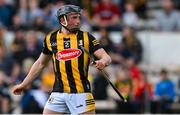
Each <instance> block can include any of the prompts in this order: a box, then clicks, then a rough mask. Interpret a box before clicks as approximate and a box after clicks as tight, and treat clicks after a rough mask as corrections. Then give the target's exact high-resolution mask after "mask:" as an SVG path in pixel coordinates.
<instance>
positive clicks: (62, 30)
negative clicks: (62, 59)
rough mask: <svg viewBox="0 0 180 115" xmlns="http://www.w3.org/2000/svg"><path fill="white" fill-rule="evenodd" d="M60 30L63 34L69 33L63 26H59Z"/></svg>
mask: <svg viewBox="0 0 180 115" xmlns="http://www.w3.org/2000/svg"><path fill="white" fill-rule="evenodd" d="M61 32H62V33H63V34H65V35H69V34H71V33H70V32H69V31H68V30H67V29H65V28H63V27H62V28H61Z"/></svg>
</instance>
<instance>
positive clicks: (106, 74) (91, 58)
mask: <svg viewBox="0 0 180 115" xmlns="http://www.w3.org/2000/svg"><path fill="white" fill-rule="evenodd" d="M80 48H81V49H82V50H83V52H85V53H87V54H88V57H89V58H90V60H91V61H92V62H93V63H94V64H96V62H95V60H94V57H93V55H91V54H90V53H89V52H88V51H87V50H86V49H85V48H84V47H83V46H82V45H80ZM98 70H99V71H100V72H101V73H102V74H103V76H104V77H105V79H106V80H107V81H108V83H109V84H110V85H111V86H112V88H113V89H114V90H115V91H116V93H117V94H118V95H119V97H120V98H121V99H122V100H123V101H124V102H127V100H126V99H125V98H124V97H123V96H122V94H121V93H120V92H119V91H118V89H117V88H116V87H115V86H114V84H113V83H112V82H111V80H110V78H109V74H108V73H107V72H106V71H104V70H103V69H98Z"/></svg>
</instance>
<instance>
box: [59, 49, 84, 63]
mask: <svg viewBox="0 0 180 115" xmlns="http://www.w3.org/2000/svg"><path fill="white" fill-rule="evenodd" d="M81 54H82V51H81V50H80V49H64V50H62V51H60V52H58V53H56V59H57V60H64V61H67V60H71V59H73V58H77V57H79V56H80V55H81Z"/></svg>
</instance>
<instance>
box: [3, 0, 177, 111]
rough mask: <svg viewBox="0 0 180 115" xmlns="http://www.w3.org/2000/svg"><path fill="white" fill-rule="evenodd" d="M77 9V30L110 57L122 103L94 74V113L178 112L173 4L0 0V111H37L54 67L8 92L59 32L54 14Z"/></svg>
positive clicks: (158, 0)
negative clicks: (23, 88) (46, 41)
mask: <svg viewBox="0 0 180 115" xmlns="http://www.w3.org/2000/svg"><path fill="white" fill-rule="evenodd" d="M64 4H74V5H78V6H80V7H81V8H83V13H82V30H85V31H89V32H90V33H92V34H93V35H94V36H95V37H96V38H97V39H98V40H99V41H100V43H101V44H102V46H103V47H104V48H105V50H106V51H107V52H108V53H109V54H110V56H111V57H112V60H113V63H112V64H111V65H110V66H109V67H107V68H106V71H108V73H109V74H110V76H111V80H112V81H113V82H114V83H115V85H116V86H117V88H118V89H119V91H120V92H121V93H122V94H123V96H124V97H126V98H127V99H128V103H123V102H122V101H121V100H120V99H119V98H118V96H117V95H116V93H115V92H114V91H113V90H112V88H111V87H109V85H108V83H107V82H106V80H105V79H104V78H103V77H102V75H101V74H100V73H98V71H97V70H96V69H95V68H93V67H90V72H89V80H90V81H91V84H92V92H93V94H94V97H95V100H96V112H97V113H106V114H107V113H110V114H112V113H129V114H130V113H141V114H143V113H159V114H161V113H168V114H170V113H180V20H179V19H180V1H179V0H0V113H1V114H29V113H36V114H38V113H42V110H43V107H44V104H45V102H46V100H47V98H48V95H49V93H50V92H51V89H52V85H53V82H54V75H53V68H52V64H51V63H49V65H48V67H47V68H46V69H44V71H43V72H42V73H41V74H40V75H39V77H38V79H36V80H35V82H33V83H32V84H31V85H30V86H29V87H28V88H27V89H26V91H25V92H24V93H23V94H22V95H21V96H14V95H12V93H11V92H10V89H11V88H12V86H13V85H15V84H17V83H19V82H21V81H22V80H23V79H24V77H25V75H26V74H27V72H28V71H29V69H30V67H31V65H32V64H33V62H34V61H35V60H36V59H37V58H38V56H39V54H40V52H41V49H42V41H43V39H44V37H45V35H46V34H47V33H48V32H50V31H52V30H54V29H58V28H59V24H58V21H57V18H56V11H57V9H58V8H59V7H60V6H62V5H64Z"/></svg>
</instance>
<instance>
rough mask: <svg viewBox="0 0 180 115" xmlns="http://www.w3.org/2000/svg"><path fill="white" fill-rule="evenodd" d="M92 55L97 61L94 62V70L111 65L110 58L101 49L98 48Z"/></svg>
mask: <svg viewBox="0 0 180 115" xmlns="http://www.w3.org/2000/svg"><path fill="white" fill-rule="evenodd" d="M94 55H95V56H96V57H97V58H98V59H99V60H96V64H95V66H96V68H98V69H103V68H105V67H106V66H108V65H109V64H110V63H111V57H110V56H109V55H108V54H107V53H106V51H105V50H104V49H103V48H100V49H98V50H96V51H95V52H94Z"/></svg>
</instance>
